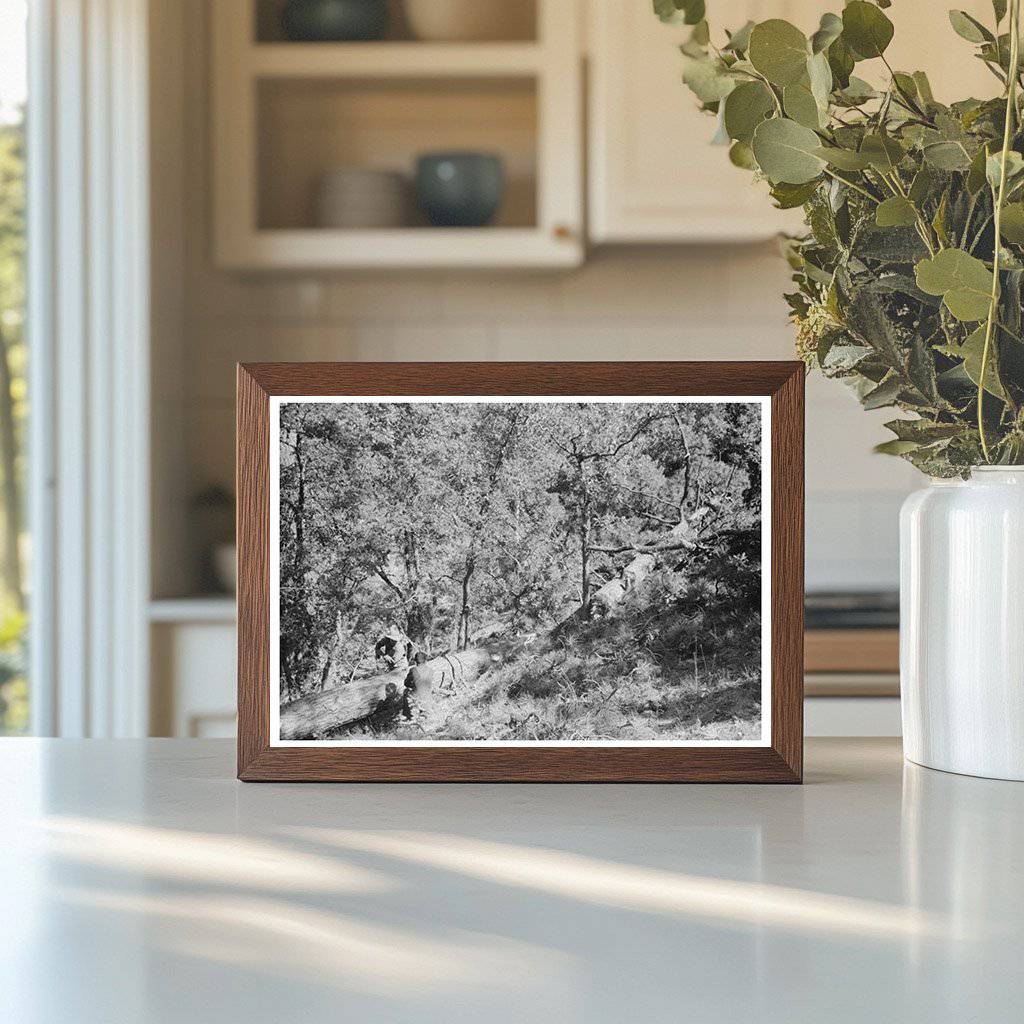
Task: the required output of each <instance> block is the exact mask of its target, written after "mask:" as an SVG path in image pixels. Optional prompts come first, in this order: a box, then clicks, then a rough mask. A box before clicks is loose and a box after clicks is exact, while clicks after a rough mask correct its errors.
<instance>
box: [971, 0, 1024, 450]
mask: <svg viewBox="0 0 1024 1024" xmlns="http://www.w3.org/2000/svg"><path fill="white" fill-rule="evenodd" d="M1019 62H1020V0H1010V73H1009V75H1007V84H1006V120H1005V124H1004V125H1003V150H1002V152H1001V153H1000V155H999V189H998V191H997V193H996V196H995V211H994V213H993V221H994V230H995V243H994V246H993V253H992V297H991V299H990V301H989V307H988V320H987V321H986V322H985V346H984V348H982V350H981V369H980V370H979V371H978V435H979V436H980V438H981V451H982V454H983V455H984V456H985V461H986V462H988V463H991V462H992V456H991V454H990V452H989V446H988V437H987V436H986V434H985V373H986V371H987V370H988V360H989V353H990V350H991V347H992V332H993V329H994V327H995V322H996V319H997V313H998V310H999V256H1000V253H1001V243H1000V239H1001V237H1002V235H1001V231H1000V229H1001V227H1002V214H1003V201H1004V199H1005V198H1006V162H1007V158H1008V155H1009V152H1010V139H1011V137H1012V135H1013V121H1014V117H1015V115H1016V112H1017V68H1018V65H1019Z"/></svg>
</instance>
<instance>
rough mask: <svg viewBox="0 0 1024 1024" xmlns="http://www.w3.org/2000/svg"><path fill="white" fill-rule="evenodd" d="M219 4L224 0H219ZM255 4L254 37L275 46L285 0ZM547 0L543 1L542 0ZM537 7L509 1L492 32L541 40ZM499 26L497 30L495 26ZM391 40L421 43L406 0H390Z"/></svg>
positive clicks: (528, 0)
mask: <svg viewBox="0 0 1024 1024" xmlns="http://www.w3.org/2000/svg"><path fill="white" fill-rule="evenodd" d="M217 2H218V3H220V2H222V0H217ZM247 2H249V3H251V4H252V8H251V12H252V14H253V15H254V17H253V18H251V19H250V20H249V25H251V26H252V28H251V39H252V40H253V41H254V42H255V43H257V44H258V45H261V46H263V45H272V44H274V43H279V42H284V41H285V35H284V30H283V28H282V26H281V13H282V10H283V8H284V5H285V0H247ZM419 2H421V3H423V2H428V3H429V2H435V0H419ZM540 2H543V0H540ZM537 7H538V0H506V7H505V9H504V11H503V12H502V13H503V14H504V21H503V22H501V23H500V24H498V25H496V24H495V22H494V21H493V20H490V21H489V23H488V28H489V29H490V30H491V34H494V35H500V38H502V39H505V40H508V41H522V42H533V41H535V40H536V39H537V34H538V33H537V28H538V24H537V21H538V19H537ZM495 28H497V31H494V29H495ZM384 38H385V40H386V41H388V42H393V41H399V40H401V41H405V42H419V40H418V39H417V37H416V33H415V18H410V17H409V16H408V14H407V12H406V0H388V23H387V31H386V33H385V36H384ZM297 45H299V46H315V45H316V44H315V43H298V44H297ZM353 45H355V46H367V45H372V44H371V43H354V44H353ZM463 45H469V46H476V45H487V44H485V43H481V44H477V43H466V44H463Z"/></svg>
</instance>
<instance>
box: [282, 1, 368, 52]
mask: <svg viewBox="0 0 1024 1024" xmlns="http://www.w3.org/2000/svg"><path fill="white" fill-rule="evenodd" d="M387 26H388V7H387V0H288V2H287V3H286V4H285V5H284V9H283V10H282V11H281V27H282V28H283V29H284V34H285V36H286V37H287V38H288V39H291V40H293V41H295V42H303V43H340V42H365V41H368V40H371V39H380V38H382V37H383V35H384V32H385V30H386V29H387Z"/></svg>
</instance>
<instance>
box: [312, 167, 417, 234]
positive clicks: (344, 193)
mask: <svg viewBox="0 0 1024 1024" xmlns="http://www.w3.org/2000/svg"><path fill="white" fill-rule="evenodd" d="M408 220H409V182H408V179H407V178H406V177H405V175H404V174H400V173H399V172H397V171H388V170H376V169H374V168H370V167H338V168H335V169H334V170H332V171H329V172H328V173H327V174H325V175H324V176H323V177H322V178H321V179H320V184H319V186H318V188H317V192H316V197H315V221H316V226H317V227H320V228H349V229H353V228H400V227H404V226H405V225H406V224H407V223H408Z"/></svg>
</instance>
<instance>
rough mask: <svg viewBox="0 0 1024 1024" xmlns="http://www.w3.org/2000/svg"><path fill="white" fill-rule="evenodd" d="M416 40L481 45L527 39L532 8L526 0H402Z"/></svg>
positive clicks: (529, 34)
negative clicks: (475, 43) (488, 42)
mask: <svg viewBox="0 0 1024 1024" xmlns="http://www.w3.org/2000/svg"><path fill="white" fill-rule="evenodd" d="M404 7H405V16H406V20H407V21H408V22H409V27H410V28H411V29H412V33H413V35H414V36H415V37H416V38H417V39H422V40H425V41H430V42H484V41H497V40H504V39H531V38H533V35H534V28H533V25H534V5H533V4H532V3H530V2H529V0H404Z"/></svg>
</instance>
